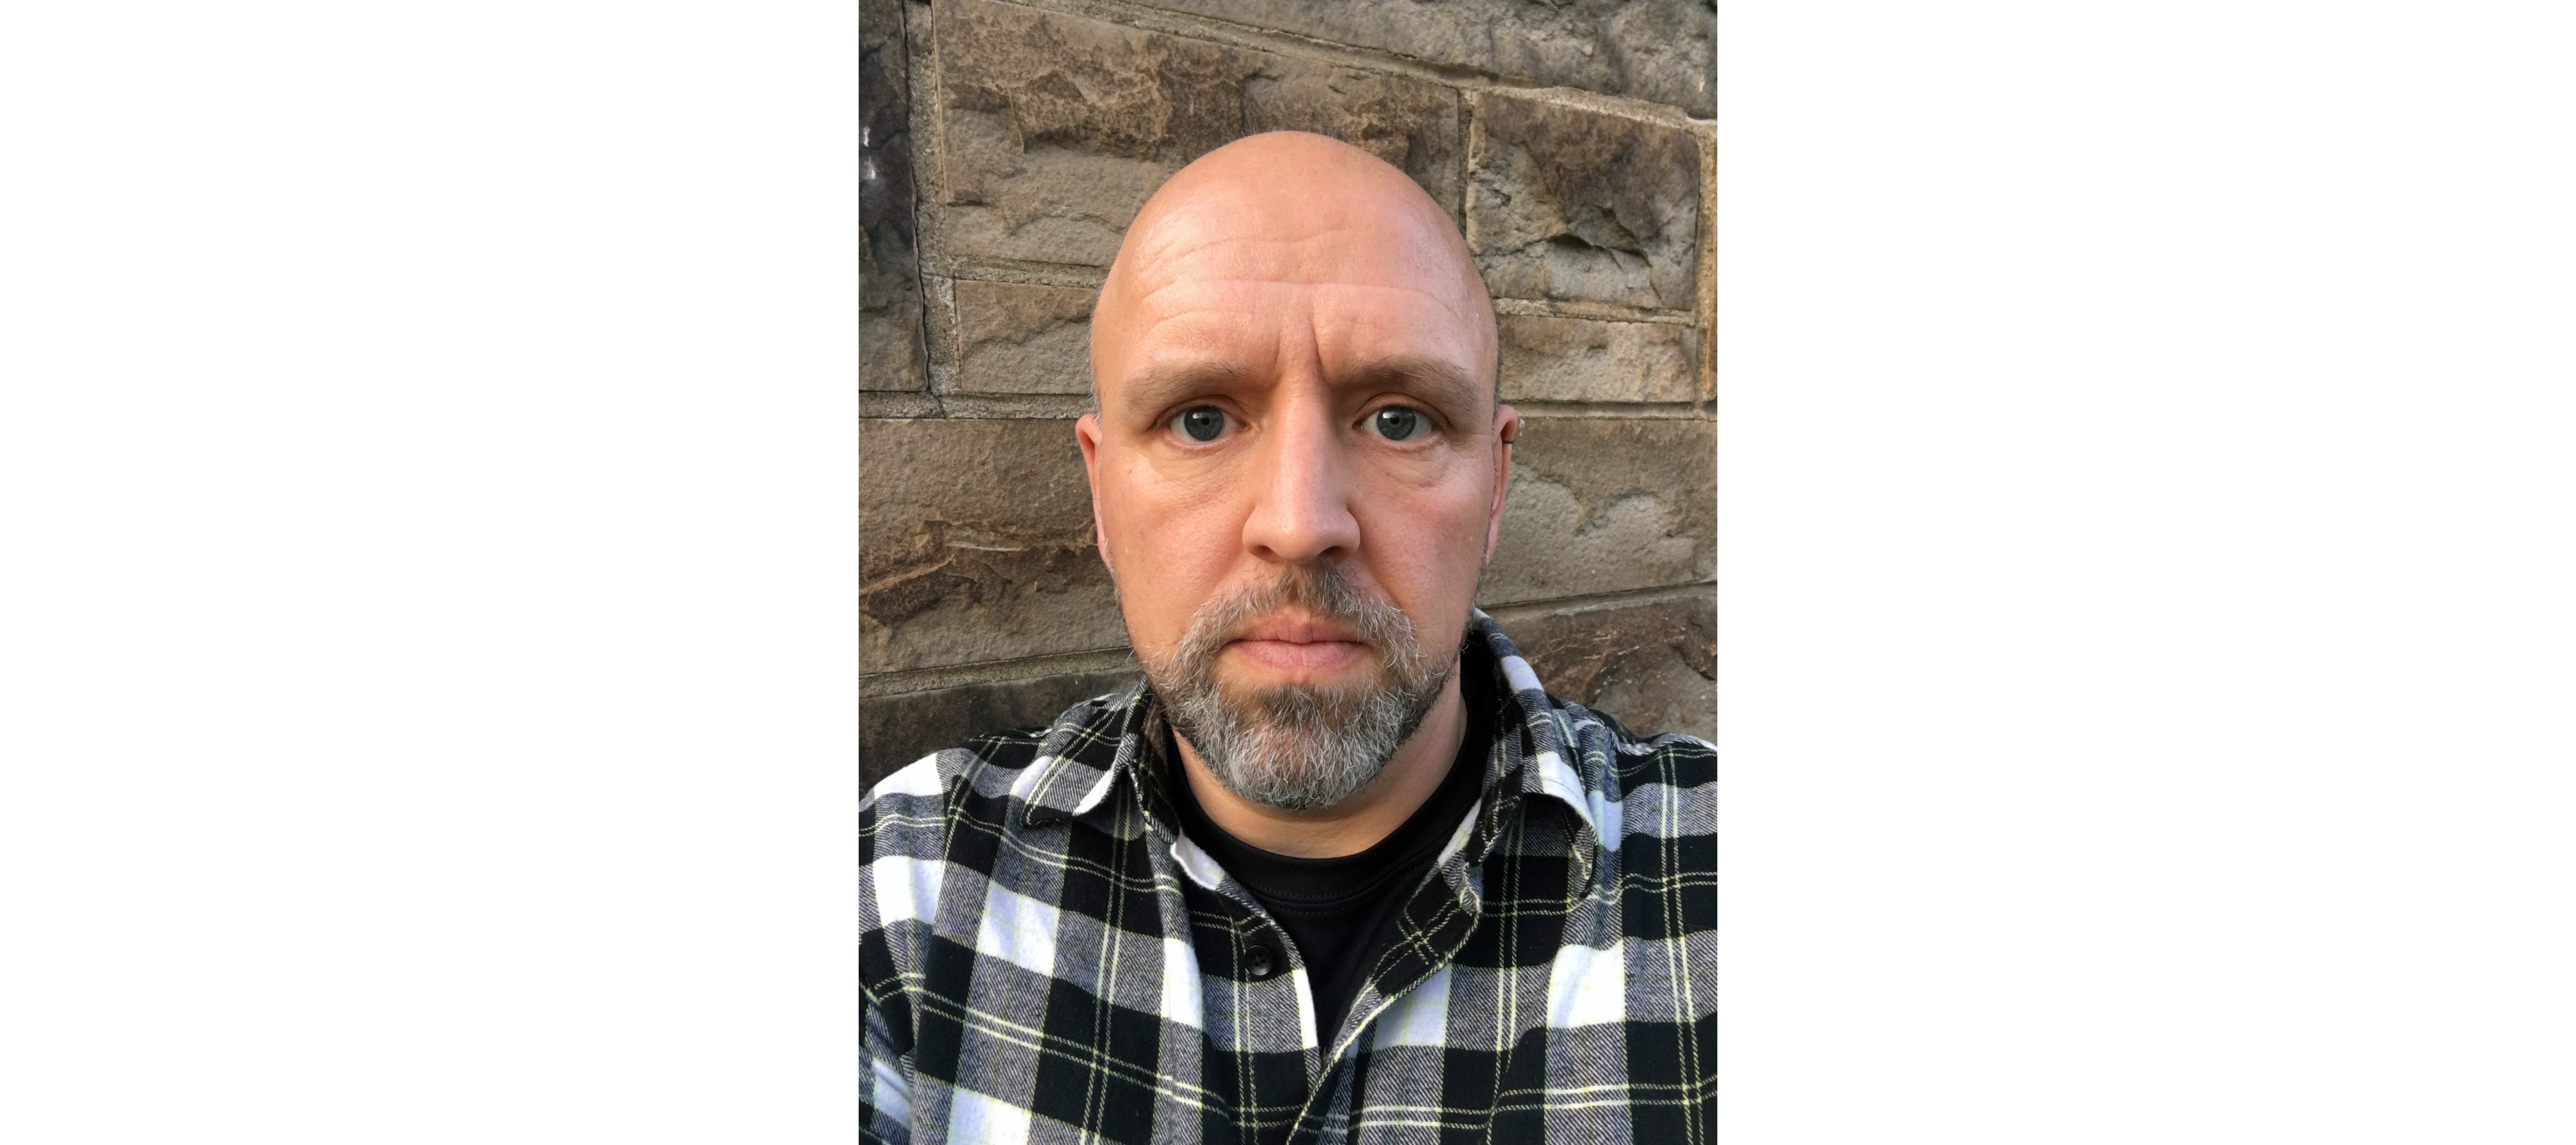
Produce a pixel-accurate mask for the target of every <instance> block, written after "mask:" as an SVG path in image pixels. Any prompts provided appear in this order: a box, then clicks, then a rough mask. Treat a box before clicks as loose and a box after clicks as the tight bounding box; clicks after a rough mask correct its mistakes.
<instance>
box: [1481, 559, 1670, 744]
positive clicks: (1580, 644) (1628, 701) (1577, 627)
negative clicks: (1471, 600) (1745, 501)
mask: <svg viewBox="0 0 2576 1145" xmlns="http://www.w3.org/2000/svg"><path fill="white" fill-rule="evenodd" d="M1503 631H1504V632H1505V633H1506V634H1508V635H1509V636H1510V637H1511V638H1512V642H1513V643H1514V644H1516V645H1518V646H1519V647H1520V650H1521V654H1522V655H1523V656H1525V657H1527V658H1528V659H1529V662H1530V669H1531V670H1532V671H1534V672H1536V673H1537V674H1538V681H1539V683H1540V684H1542V685H1544V686H1545V687H1546V688H1547V690H1548V692H1549V693H1550V694H1552V695H1556V696H1561V697H1564V698H1565V699H1569V700H1572V701H1574V702H1576V703H1578V704H1582V705H1583V706H1585V707H1588V708H1592V709H1594V710H1596V711H1601V712H1606V713H1608V714H1609V715H1611V716H1612V717H1613V718H1615V719H1617V720H1618V721H1619V722H1620V723H1622V724H1625V725H1627V727H1628V729H1629V730H1630V731H1634V732H1638V733H1641V734H1645V735H1658V734H1661V733H1664V732H1682V733H1684V734H1687V735H1695V736H1698V737H1700V738H1701V739H1708V740H1713V739H1716V738H1717V595H1716V593H1715V592H1714V591H1711V592H1709V593H1706V594H1703V595H1697V596H1692V597H1688V598H1685V599H1680V600H1662V601H1654V602H1650V603H1644V604H1634V605H1628V606H1626V607H1620V608H1596V609H1589V610H1585V611H1580V612H1559V613H1550V614H1543V615H1539V616H1533V617H1523V618H1519V619H1515V620H1513V621H1511V622H1509V623H1508V624H1506V625H1504V628H1503Z"/></svg>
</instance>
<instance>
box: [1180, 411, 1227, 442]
mask: <svg viewBox="0 0 2576 1145" xmlns="http://www.w3.org/2000/svg"><path fill="white" fill-rule="evenodd" d="M1172 428H1173V429H1175V430H1178V431H1179V432H1180V434H1181V436H1183V437H1186V438H1189V439H1190V440H1192V441H1215V440H1216V437H1217V435H1218V434H1220V433H1224V432H1225V411H1224V410H1221V409H1218V408H1216V407H1215V406H1191V407H1190V408H1188V409H1185V410H1182V411H1181V412H1179V413H1177V414H1174V415H1172Z"/></svg>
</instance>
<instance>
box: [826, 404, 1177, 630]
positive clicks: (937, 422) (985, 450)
mask: <svg viewBox="0 0 2576 1145" xmlns="http://www.w3.org/2000/svg"><path fill="white" fill-rule="evenodd" d="M859 489H860V502H859V503H860V512H859V668H860V670H861V671H862V672H895V671H905V670H909V669H915V668H929V667H939V666H946V665H954V664H967V663H975V662H979V661H986V660H1007V659H1013V658H1017V657H1023V656H1040V655H1049V654H1053V653H1059V652H1078V651H1088V650H1096V649H1103V648H1123V647H1125V646H1126V643H1127V631H1126V627H1125V626H1124V625H1123V624H1122V623H1121V622H1120V620H1119V617H1118V608H1117V603H1116V597H1115V594H1114V592H1113V591H1112V588H1111V585H1110V581H1109V570H1108V569H1107V568H1106V567H1104V566H1103V565H1102V564H1101V563H1100V556H1099V554H1098V552H1096V551H1095V550H1094V549H1093V547H1092V527H1091V493H1090V487H1089V485H1088V484H1087V483H1086V482H1085V481H1084V479H1083V473H1082V453H1081V450H1080V448H1079V447H1078V446H1076V445H1075V444H1074V440H1073V423H1072V422H1071V421H1067V420H1062V419H1027V420H1020V419H1002V418H947V419H941V418H920V419H866V420H862V421H861V422H860V424H859Z"/></svg>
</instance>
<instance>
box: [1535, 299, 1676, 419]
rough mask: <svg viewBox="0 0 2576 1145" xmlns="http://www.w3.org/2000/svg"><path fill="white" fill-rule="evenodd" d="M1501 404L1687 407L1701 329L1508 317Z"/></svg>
mask: <svg viewBox="0 0 2576 1145" xmlns="http://www.w3.org/2000/svg"><path fill="white" fill-rule="evenodd" d="M1497 322H1498V324H1499V325H1500V328H1501V330H1500V332H1501V337H1502V376H1503V400H1504V401H1513V402H1525V401H1568V402H1572V401H1583V402H1688V401H1697V400H1699V398H1700V392H1699V342H1700V337H1699V329H1698V328H1697V327H1693V326H1676V325H1673V324H1671V323H1664V322H1603V321H1597V320H1594V319H1590V318H1557V317H1551V316H1548V315H1544V314H1505V315H1501V316H1499V318H1498V319H1497Z"/></svg>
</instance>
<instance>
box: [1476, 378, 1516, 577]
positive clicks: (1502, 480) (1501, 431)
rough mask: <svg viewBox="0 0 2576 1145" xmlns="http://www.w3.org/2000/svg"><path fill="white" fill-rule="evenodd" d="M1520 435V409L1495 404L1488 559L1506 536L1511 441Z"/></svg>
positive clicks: (1486, 520)
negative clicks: (1492, 496)
mask: <svg viewBox="0 0 2576 1145" xmlns="http://www.w3.org/2000/svg"><path fill="white" fill-rule="evenodd" d="M1520 435H1521V411H1519V410H1516V409H1513V408H1512V407H1510V406H1507V405H1504V404H1502V403H1500V402H1497V403H1495V404H1494V439H1495V440H1494V505H1493V508H1492V509H1491V510H1489V511H1487V513H1486V515H1485V559H1484V561H1483V562H1481V563H1482V564H1492V563H1493V561H1494V546H1495V545H1497V544H1500V543H1501V542H1502V539H1503V494H1504V493H1505V492H1507V491H1509V490H1510V488H1511V484H1512V442H1513V441H1515V440H1517V439H1518V438H1519V437H1520Z"/></svg>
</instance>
